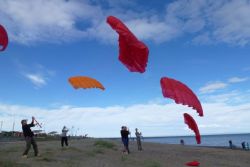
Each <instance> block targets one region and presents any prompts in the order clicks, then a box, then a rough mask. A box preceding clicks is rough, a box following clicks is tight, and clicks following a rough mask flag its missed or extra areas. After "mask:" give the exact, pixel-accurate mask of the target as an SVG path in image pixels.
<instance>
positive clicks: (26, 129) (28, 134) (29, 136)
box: [21, 117, 38, 158]
mask: <svg viewBox="0 0 250 167" xmlns="http://www.w3.org/2000/svg"><path fill="white" fill-rule="evenodd" d="M34 121H35V117H32V122H31V123H30V124H27V120H22V121H21V124H22V129H23V135H24V138H25V142H26V149H25V151H24V152H23V157H24V158H27V155H28V152H29V150H30V146H31V145H32V146H33V149H34V153H35V156H38V147H37V144H36V141H35V139H34V133H33V132H32V131H31V129H30V128H31V127H34V126H35V124H34Z"/></svg>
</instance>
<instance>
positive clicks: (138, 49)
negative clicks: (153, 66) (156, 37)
mask: <svg viewBox="0 0 250 167" xmlns="http://www.w3.org/2000/svg"><path fill="white" fill-rule="evenodd" d="M107 23H108V24H109V25H110V26H111V27H112V29H114V30H115V31H116V32H117V33H118V34H119V60H120V61H121V62H122V63H123V64H124V65H125V66H126V67H127V68H128V69H129V71H131V72H140V73H143V72H145V69H146V67H147V62H148V54H149V50H148V47H147V46H146V45H145V44H144V43H143V42H141V41H139V40H138V39H137V38H136V37H135V35H134V34H133V33H132V32H131V31H130V30H129V29H128V28H127V26H126V25H125V24H124V23H123V22H122V21H121V20H119V19H118V18H116V17H114V16H109V17H108V18H107Z"/></svg>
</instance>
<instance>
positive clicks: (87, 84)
mask: <svg viewBox="0 0 250 167" xmlns="http://www.w3.org/2000/svg"><path fill="white" fill-rule="evenodd" d="M69 82H70V84H71V85H72V86H73V87H74V88H75V89H78V88H83V89H87V88H99V89H102V90H104V89H105V88H104V87H103V85H102V84H101V83H100V82H99V81H97V80H96V79H93V78H90V77H86V76H75V77H70V78H69Z"/></svg>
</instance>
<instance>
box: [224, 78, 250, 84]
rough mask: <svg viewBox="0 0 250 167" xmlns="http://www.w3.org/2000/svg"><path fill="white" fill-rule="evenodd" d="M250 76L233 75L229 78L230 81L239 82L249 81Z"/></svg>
mask: <svg viewBox="0 0 250 167" xmlns="http://www.w3.org/2000/svg"><path fill="white" fill-rule="evenodd" d="M248 79H249V78H248V77H244V78H239V77H232V78H229V79H228V82H229V83H238V82H244V81H247V80H248Z"/></svg>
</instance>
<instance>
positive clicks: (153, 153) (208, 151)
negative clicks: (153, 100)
mask: <svg viewBox="0 0 250 167" xmlns="http://www.w3.org/2000/svg"><path fill="white" fill-rule="evenodd" d="M97 141H99V140H96V139H82V140H71V141H69V144H70V145H69V147H68V148H61V146H60V141H38V142H37V143H38V147H39V151H40V155H41V156H40V157H34V156H33V154H34V152H33V150H32V149H31V150H30V152H29V156H28V158H27V159H25V158H22V156H21V155H22V152H23V150H24V148H25V142H24V141H17V142H0V166H1V167H5V166H6V167H12V166H13V167H48V166H53V167H184V166H185V163H186V162H189V161H193V160H197V161H199V162H200V167H249V166H250V151H243V150H230V149H227V148H208V147H193V146H181V145H168V144H156V143H143V151H138V150H137V146H136V143H135V142H130V150H131V154H128V155H127V154H124V153H122V144H121V143H120V142H119V141H112V140H105V141H104V142H101V143H100V144H97V143H98V142H97Z"/></svg>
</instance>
